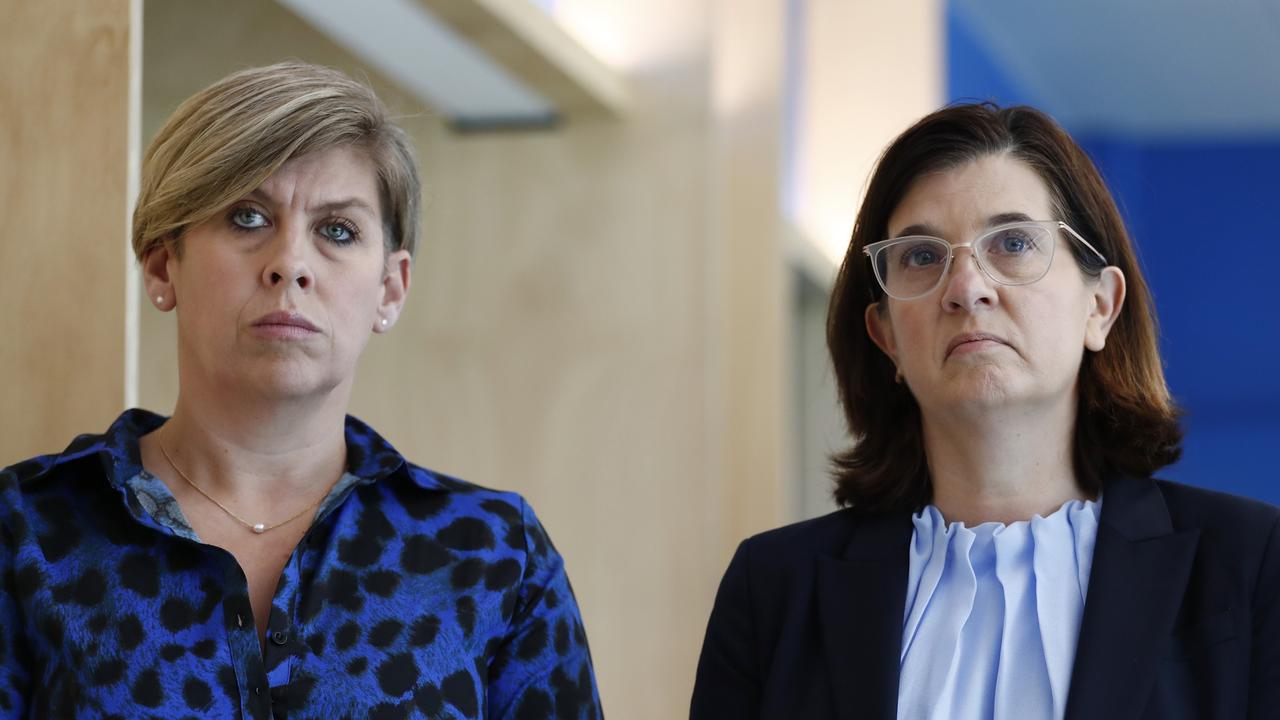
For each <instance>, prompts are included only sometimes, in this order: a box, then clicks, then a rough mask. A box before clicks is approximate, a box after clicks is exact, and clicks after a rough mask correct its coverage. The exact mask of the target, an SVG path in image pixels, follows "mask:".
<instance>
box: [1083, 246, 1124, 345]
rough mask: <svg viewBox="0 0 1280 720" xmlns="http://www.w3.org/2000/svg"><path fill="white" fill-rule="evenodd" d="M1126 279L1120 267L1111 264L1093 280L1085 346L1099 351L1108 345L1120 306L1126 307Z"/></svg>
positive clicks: (1086, 322) (1085, 331)
mask: <svg viewBox="0 0 1280 720" xmlns="http://www.w3.org/2000/svg"><path fill="white" fill-rule="evenodd" d="M1124 295H1125V280H1124V273H1123V272H1122V271H1121V270H1120V268H1118V267H1116V266H1114V265H1111V266H1108V267H1105V268H1103V269H1102V274H1101V275H1099V276H1098V279H1097V280H1096V281H1094V282H1093V287H1092V288H1091V296H1090V299H1089V317H1088V318H1087V320H1086V321H1085V329H1084V346H1085V347H1086V348H1088V349H1090V350H1092V351H1094V352H1098V351H1099V350H1101V349H1102V348H1104V347H1106V345H1107V334H1108V333H1109V332H1111V326H1112V325H1114V324H1115V322H1116V318H1118V317H1120V308H1122V307H1124Z"/></svg>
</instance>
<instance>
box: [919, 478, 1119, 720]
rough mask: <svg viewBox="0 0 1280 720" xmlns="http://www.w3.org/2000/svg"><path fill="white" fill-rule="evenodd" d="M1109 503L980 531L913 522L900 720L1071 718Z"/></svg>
mask: <svg viewBox="0 0 1280 720" xmlns="http://www.w3.org/2000/svg"><path fill="white" fill-rule="evenodd" d="M1101 502H1102V500H1101V498H1099V499H1098V500H1097V501H1081V500H1071V501H1069V502H1067V503H1066V504H1064V505H1063V506H1062V507H1060V508H1059V509H1058V510H1057V511H1055V512H1054V513H1052V514H1051V515H1049V516H1048V517H1040V516H1038V515H1037V516H1035V517H1033V518H1032V519H1031V520H1029V521H1023V522H1015V523H1011V524H1009V525H1003V524H1001V523H983V524H981V525H978V526H976V527H972V528H969V527H965V525H964V523H958V522H953V523H951V524H947V523H946V521H944V520H943V518H942V513H940V512H939V511H938V509H937V508H936V507H934V506H932V505H930V506H928V507H926V508H924V509H923V510H921V511H920V512H919V513H917V514H916V515H915V516H913V517H912V521H913V522H914V523H915V534H914V535H913V537H912V540H911V562H910V568H909V571H908V575H907V601H906V612H905V617H904V619H903V625H902V657H901V668H900V670H901V675H900V679H899V684H898V717H899V718H900V719H901V720H918V719H920V718H954V719H956V720H964V719H966V718H982V719H983V720H986V719H988V718H995V719H996V720H1001V719H1004V718H1007V719H1009V720H1013V719H1014V718H1016V719H1017V720H1037V719H1039V718H1061V717H1062V716H1063V713H1064V711H1065V709H1066V704H1067V688H1068V687H1069V685H1070V683H1071V665H1072V662H1073V661H1074V659H1075V654H1076V638H1077V636H1078V635H1079V630H1080V617H1081V614H1082V613H1083V611H1084V599H1085V593H1086V591H1087V589H1088V587H1089V570H1090V568H1091V566H1092V562H1093V546H1094V541H1095V540H1096V539H1097V535H1098V518H1099V517H1100V515H1101V513H1102V505H1101Z"/></svg>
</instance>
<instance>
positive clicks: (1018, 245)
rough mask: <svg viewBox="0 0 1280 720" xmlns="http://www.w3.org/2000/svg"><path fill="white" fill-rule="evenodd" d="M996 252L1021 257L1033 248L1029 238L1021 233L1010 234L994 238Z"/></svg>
mask: <svg viewBox="0 0 1280 720" xmlns="http://www.w3.org/2000/svg"><path fill="white" fill-rule="evenodd" d="M995 246H996V250H998V251H999V252H1001V253H1006V254H1009V255H1021V254H1022V253H1025V252H1028V251H1029V250H1031V249H1032V248H1034V247H1035V242H1034V241H1032V239H1031V238H1029V237H1027V236H1026V235H1023V234H1021V233H1016V232H1010V233H1005V234H1004V235H1001V236H1000V237H999V238H996V242H995Z"/></svg>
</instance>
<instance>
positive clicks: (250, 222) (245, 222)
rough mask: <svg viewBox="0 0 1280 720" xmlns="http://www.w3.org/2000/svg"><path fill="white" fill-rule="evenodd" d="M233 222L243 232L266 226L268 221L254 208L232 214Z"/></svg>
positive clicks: (234, 211) (239, 209)
mask: <svg viewBox="0 0 1280 720" xmlns="http://www.w3.org/2000/svg"><path fill="white" fill-rule="evenodd" d="M231 222H232V224H234V225H235V226H236V227H238V228H241V229H242V230H251V229H253V228H260V227H263V226H265V225H266V224H267V219H266V218H265V217H263V215H262V213H260V212H258V211H257V210H254V209H253V208H248V207H242V208H236V209H235V210H233V211H232V212H231Z"/></svg>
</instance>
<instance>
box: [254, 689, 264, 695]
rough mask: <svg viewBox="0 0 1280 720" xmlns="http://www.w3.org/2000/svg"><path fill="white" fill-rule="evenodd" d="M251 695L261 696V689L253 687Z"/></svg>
mask: <svg viewBox="0 0 1280 720" xmlns="http://www.w3.org/2000/svg"><path fill="white" fill-rule="evenodd" d="M253 694H254V695H261V694H262V688H261V687H255V688H254V689H253Z"/></svg>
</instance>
